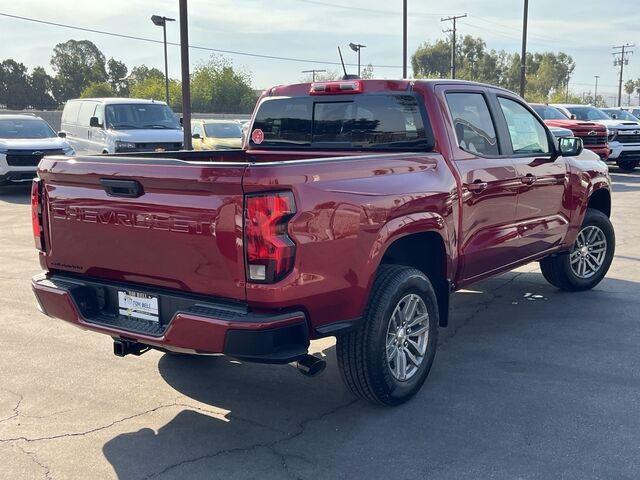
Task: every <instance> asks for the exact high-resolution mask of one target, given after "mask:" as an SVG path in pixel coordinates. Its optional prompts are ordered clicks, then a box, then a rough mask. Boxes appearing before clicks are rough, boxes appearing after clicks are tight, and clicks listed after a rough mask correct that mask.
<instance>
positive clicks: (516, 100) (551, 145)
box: [495, 93, 556, 159]
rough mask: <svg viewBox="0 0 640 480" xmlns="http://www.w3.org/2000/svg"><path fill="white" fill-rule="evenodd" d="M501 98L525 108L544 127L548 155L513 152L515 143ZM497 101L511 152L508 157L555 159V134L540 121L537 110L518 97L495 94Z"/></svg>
mask: <svg viewBox="0 0 640 480" xmlns="http://www.w3.org/2000/svg"><path fill="white" fill-rule="evenodd" d="M500 98H504V99H506V100H511V101H512V102H514V103H517V104H518V105H520V106H521V107H523V108H524V109H525V110H527V111H528V112H529V113H530V114H532V116H533V118H534V120H535V121H536V122H538V124H540V125H541V126H542V128H543V129H544V131H545V133H546V136H547V145H548V147H549V152H548V153H515V151H514V150H513V141H512V140H511V134H510V133H509V125H508V124H507V118H506V117H505V115H504V111H503V110H502V106H501V105H500ZM495 99H496V107H497V109H498V112H499V115H500V117H501V118H500V120H501V121H502V122H504V123H503V124H502V127H501V128H502V129H503V130H504V134H505V139H506V140H505V142H506V143H507V145H508V147H509V152H510V154H509V155H508V156H509V157H511V158H530V157H536V158H549V159H551V158H553V157H554V156H555V154H556V147H555V143H554V142H553V140H552V139H553V138H554V137H553V134H552V133H551V130H549V127H547V125H546V124H545V123H544V121H541V120H540V117H539V116H538V114H536V113H535V110H533V108H531V107H530V106H529V105H527V103H526V102H523V101H521V100H520V99H519V98H518V97H513V96H511V95H504V94H502V93H500V94H498V93H496V94H495Z"/></svg>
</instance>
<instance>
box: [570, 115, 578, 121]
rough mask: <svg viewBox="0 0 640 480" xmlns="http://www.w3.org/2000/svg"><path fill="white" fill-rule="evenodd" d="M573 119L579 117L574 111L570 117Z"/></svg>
mask: <svg viewBox="0 0 640 480" xmlns="http://www.w3.org/2000/svg"><path fill="white" fill-rule="evenodd" d="M569 118H570V119H571V120H576V119H577V118H578V117H576V114H575V113H572V114H571V116H570V117H569Z"/></svg>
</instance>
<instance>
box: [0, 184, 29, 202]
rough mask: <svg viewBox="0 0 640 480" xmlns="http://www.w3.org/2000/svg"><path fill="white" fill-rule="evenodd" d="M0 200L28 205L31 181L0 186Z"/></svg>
mask: <svg viewBox="0 0 640 480" xmlns="http://www.w3.org/2000/svg"><path fill="white" fill-rule="evenodd" d="M0 202H7V203H13V204H16V205H28V204H29V203H31V183H26V184H22V185H9V186H4V187H2V186H0Z"/></svg>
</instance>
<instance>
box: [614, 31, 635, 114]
mask: <svg viewBox="0 0 640 480" xmlns="http://www.w3.org/2000/svg"><path fill="white" fill-rule="evenodd" d="M635 46H636V45H635V44H634V43H625V44H624V45H618V46H615V47H613V53H612V55H613V58H614V60H613V66H614V67H620V79H619V83H618V105H617V106H618V107H619V106H620V105H622V79H623V75H624V66H625V65H629V58H628V56H629V55H632V54H633V50H631V49H632V48H633V47H635Z"/></svg>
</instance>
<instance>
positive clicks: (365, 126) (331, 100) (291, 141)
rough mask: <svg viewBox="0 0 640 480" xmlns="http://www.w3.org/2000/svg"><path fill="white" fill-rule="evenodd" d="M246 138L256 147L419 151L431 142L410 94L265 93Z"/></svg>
mask: <svg viewBox="0 0 640 480" xmlns="http://www.w3.org/2000/svg"><path fill="white" fill-rule="evenodd" d="M256 130H257V131H259V132H258V133H259V135H255V133H256ZM250 142H251V145H252V147H254V148H256V147H257V148H265V147H266V148H269V147H273V148H279V149H280V148H295V149H300V148H313V149H341V150H349V149H354V150H422V151H429V150H431V149H432V148H433V144H434V142H433V134H432V133H431V127H430V125H429V123H428V120H427V119H426V114H425V112H424V110H423V109H422V108H421V105H420V103H419V101H418V98H417V97H416V96H414V95H411V94H394V95H391V94H375V95H373V94H372V95H367V94H361V95H349V96H345V95H341V96H330V97H323V98H318V97H286V98H285V97H275V98H267V99H265V100H264V101H263V102H262V103H261V104H260V106H259V108H258V111H257V112H256V115H255V120H254V123H253V130H252V135H251V136H250ZM258 142H259V143H258Z"/></svg>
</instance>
